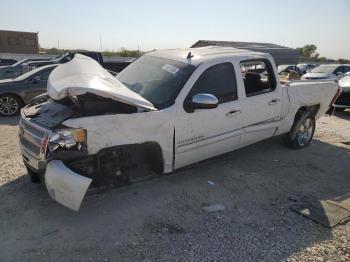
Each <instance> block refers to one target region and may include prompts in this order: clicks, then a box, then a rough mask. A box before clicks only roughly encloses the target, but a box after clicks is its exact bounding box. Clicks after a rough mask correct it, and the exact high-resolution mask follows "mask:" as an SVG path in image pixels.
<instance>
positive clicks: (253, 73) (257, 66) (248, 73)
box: [240, 59, 276, 97]
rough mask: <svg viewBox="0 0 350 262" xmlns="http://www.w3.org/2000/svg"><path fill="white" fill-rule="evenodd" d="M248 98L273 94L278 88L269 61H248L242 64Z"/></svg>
mask: <svg viewBox="0 0 350 262" xmlns="http://www.w3.org/2000/svg"><path fill="white" fill-rule="evenodd" d="M240 66H241V72H242V77H243V82H244V87H245V93H246V96H247V97H249V96H255V95H259V94H263V93H267V92H271V91H273V90H274V89H275V88H276V80H275V77H274V72H273V70H272V66H271V64H270V62H269V61H267V60H265V59H262V60H247V61H242V62H241V63H240Z"/></svg>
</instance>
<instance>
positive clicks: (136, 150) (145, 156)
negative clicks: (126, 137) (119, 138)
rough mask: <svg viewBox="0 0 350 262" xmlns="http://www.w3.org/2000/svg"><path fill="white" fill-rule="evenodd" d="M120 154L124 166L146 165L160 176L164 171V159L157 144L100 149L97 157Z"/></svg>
mask: <svg viewBox="0 0 350 262" xmlns="http://www.w3.org/2000/svg"><path fill="white" fill-rule="evenodd" d="M116 151H118V153H122V154H119V155H122V158H123V162H125V163H126V165H131V166H133V165H140V164H146V165H148V166H149V167H150V168H151V169H152V170H153V171H154V172H156V173H158V174H161V173H163V171H164V159H163V153H162V149H161V147H160V145H159V144H158V143H157V142H145V143H141V144H128V145H121V146H116V147H111V148H105V149H102V150H101V151H100V152H99V153H98V155H99V156H100V157H104V156H106V154H107V155H108V154H110V153H114V152H116Z"/></svg>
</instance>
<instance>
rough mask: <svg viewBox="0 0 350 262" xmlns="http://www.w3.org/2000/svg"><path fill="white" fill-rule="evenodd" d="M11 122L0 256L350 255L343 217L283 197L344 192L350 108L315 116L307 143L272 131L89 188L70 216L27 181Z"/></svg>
mask: <svg viewBox="0 0 350 262" xmlns="http://www.w3.org/2000/svg"><path fill="white" fill-rule="evenodd" d="M17 124H18V118H2V119H0V134H1V135H0V201H1V204H0V261H350V223H347V224H342V225H339V226H337V227H336V228H334V229H332V230H330V229H327V228H325V227H323V226H321V225H319V224H317V223H314V222H312V221H310V220H308V219H306V218H303V217H301V216H299V215H297V214H296V213H294V212H292V211H291V210H290V209H289V206H290V205H291V201H290V200H289V199H288V196H291V195H307V194H311V195H314V196H316V197H318V198H319V199H329V198H334V197H339V196H343V195H346V194H347V195H350V146H349V145H346V144H344V143H342V142H347V141H350V132H349V130H350V111H346V112H344V113H338V114H337V115H336V116H332V117H323V118H321V119H320V120H319V121H318V122H317V125H318V126H317V131H316V135H315V140H314V142H313V143H312V145H311V146H310V147H308V148H306V149H304V150H299V151H296V150H290V149H288V148H285V147H284V146H283V145H282V143H281V141H280V138H278V137H277V138H273V139H270V140H267V141H264V142H261V143H259V144H256V145H252V146H249V147H247V148H243V149H240V150H238V151H235V152H232V153H229V154H226V155H223V156H220V157H217V158H215V159H211V160H208V161H204V162H202V163H200V164H197V165H195V166H192V167H189V168H186V169H183V170H181V171H179V172H176V173H174V174H171V175H167V176H163V177H160V178H156V179H153V180H148V181H145V182H141V183H138V184H134V185H131V186H128V187H124V188H119V189H109V190H105V191H103V192H98V193H96V192H90V193H89V194H88V196H87V197H86V198H85V200H84V202H83V205H82V207H81V210H80V211H79V212H77V213H76V212H72V211H70V210H68V209H66V208H64V207H62V206H60V205H58V204H57V203H55V202H54V201H53V200H51V199H50V197H49V196H48V194H47V192H46V190H45V187H44V186H43V185H35V184H31V183H30V182H29V179H28V178H27V176H26V175H25V169H24V166H23V164H22V161H21V156H20V153H19V149H18V141H17V132H18V130H17V128H18V127H17ZM208 181H211V182H210V183H208ZM212 182H213V183H212ZM212 204H217V205H216V206H214V207H213V206H211V205H212ZM208 206H209V207H211V208H208ZM215 208H216V209H219V210H220V211H217V212H210V211H213V210H212V209H215ZM214 211H215V210H214Z"/></svg>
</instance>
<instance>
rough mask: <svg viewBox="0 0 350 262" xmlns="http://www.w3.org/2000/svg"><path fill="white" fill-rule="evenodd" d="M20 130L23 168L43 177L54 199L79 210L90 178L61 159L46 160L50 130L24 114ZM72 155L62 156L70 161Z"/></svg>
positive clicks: (71, 153)
mask: <svg viewBox="0 0 350 262" xmlns="http://www.w3.org/2000/svg"><path fill="white" fill-rule="evenodd" d="M19 127H20V132H19V140H20V143H19V144H20V150H21V153H22V157H23V162H24V164H25V165H26V167H27V168H28V169H30V170H32V171H34V172H35V173H37V174H39V175H44V176H45V185H46V188H47V190H48V192H49V195H50V196H51V197H52V198H53V199H54V200H56V201H57V202H58V203H60V204H62V205H64V206H65V207H68V208H70V209H72V210H74V211H78V210H79V208H80V205H81V202H82V200H83V198H84V196H85V194H86V191H87V189H88V187H89V186H90V184H91V182H92V179H91V178H88V177H85V176H81V175H79V174H77V173H75V172H74V171H72V170H71V169H69V168H68V167H67V166H65V164H64V163H63V162H62V161H61V160H51V159H48V158H47V145H48V137H50V134H51V130H48V129H45V128H43V127H41V126H38V125H36V124H34V123H32V122H31V121H30V120H28V119H26V117H25V116H24V115H23V113H22V115H21V119H20V125H19ZM78 153H80V154H83V153H81V152H78ZM73 155H74V156H77V154H74V153H73V152H70V154H68V155H67V154H63V156H65V157H66V158H67V157H69V158H71V157H72V156H73Z"/></svg>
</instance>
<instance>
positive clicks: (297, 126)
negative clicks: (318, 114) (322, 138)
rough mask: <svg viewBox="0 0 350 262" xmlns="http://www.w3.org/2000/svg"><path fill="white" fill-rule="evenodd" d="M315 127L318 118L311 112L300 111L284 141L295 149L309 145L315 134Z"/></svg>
mask: <svg viewBox="0 0 350 262" xmlns="http://www.w3.org/2000/svg"><path fill="white" fill-rule="evenodd" d="M315 127H316V120H315V117H314V116H313V115H312V114H311V113H310V112H303V113H300V115H299V116H297V117H296V119H295V120H294V124H293V126H292V128H291V130H290V131H289V133H287V134H286V135H285V136H284V138H283V140H284V143H285V144H286V146H288V147H290V148H293V149H301V148H304V147H306V146H308V145H309V144H310V142H311V140H312V138H313V136H314V133H315Z"/></svg>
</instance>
